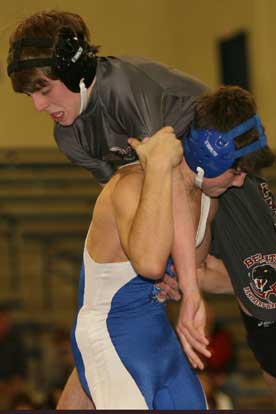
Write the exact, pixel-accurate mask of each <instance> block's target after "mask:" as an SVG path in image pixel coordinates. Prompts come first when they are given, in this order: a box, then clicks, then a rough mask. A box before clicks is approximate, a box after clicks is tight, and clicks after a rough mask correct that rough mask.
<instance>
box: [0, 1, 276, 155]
mask: <svg viewBox="0 0 276 414" xmlns="http://www.w3.org/2000/svg"><path fill="white" fill-rule="evenodd" d="M43 8H47V9H50V8H58V9H61V10H70V11H74V12H77V13H79V14H81V15H82V16H83V17H85V20H86V22H87V23H88V25H89V27H90V28H91V29H92V34H93V36H92V37H93V41H95V43H97V44H101V45H103V47H102V53H103V54H113V55H117V54H129V55H144V56H147V57H151V58H154V59H157V60H160V61H163V62H165V63H169V64H171V65H173V66H175V67H178V68H179V69H182V70H184V71H186V72H188V73H190V74H192V75H194V76H196V77H198V78H199V79H201V80H203V81H205V82H206V83H207V84H209V85H210V86H211V87H214V86H216V85H217V84H218V83H219V79H218V62H217V40H218V38H220V37H221V36H224V35H225V36H227V34H231V33H233V31H236V30H239V29H245V30H248V32H249V36H250V37H249V40H250V44H249V49H250V62H251V75H252V83H253V88H254V94H255V96H256V99H257V103H258V106H259V112H260V114H261V115H262V117H263V119H264V122H265V124H266V126H267V131H268V133H269V135H270V142H271V143H272V146H273V147H274V148H276V117H275V116H274V108H275V105H274V95H275V92H276V82H274V79H273V74H274V73H276V70H275V69H276V63H275V62H276V57H275V46H274V44H275V39H276V25H275V23H274V22H275V17H276V1H275V0H208V1H207V0H193V1H190V0H139V1H138V0H116V1H114V0H86V1H85V0H78V1H75V0H74V1H73V0H66V1H65V0H60V1H52V0H47V2H45V1H41V0H10V1H9V2H6V3H5V6H4V4H3V5H2V8H1V15H0V40H1V41H0V65H1V76H0V90H1V97H2V99H1V103H0V105H1V107H0V111H1V123H0V137H1V138H0V147H23V146H24V147H32V146H38V147H45V146H48V147H51V146H54V145H55V143H54V140H53V138H52V125H51V121H50V120H49V119H48V118H47V116H46V115H45V114H36V113H35V111H34V109H33V108H32V104H31V99H30V98H27V97H25V96H20V95H18V94H17V95H16V94H14V93H13V92H12V90H11V88H10V84H9V79H8V78H7V76H6V63H5V61H6V54H7V45H8V37H9V34H10V32H11V31H12V30H13V28H14V27H15V25H16V23H17V22H18V21H19V20H21V19H23V18H24V17H26V16H27V15H28V14H30V13H32V12H34V11H37V10H40V9H43Z"/></svg>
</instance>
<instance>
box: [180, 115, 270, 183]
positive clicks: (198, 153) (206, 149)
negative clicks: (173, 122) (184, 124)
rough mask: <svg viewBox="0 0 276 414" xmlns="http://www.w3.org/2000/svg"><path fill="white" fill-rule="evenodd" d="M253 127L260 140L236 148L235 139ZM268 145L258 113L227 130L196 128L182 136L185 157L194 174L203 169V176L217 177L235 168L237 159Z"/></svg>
mask: <svg viewBox="0 0 276 414" xmlns="http://www.w3.org/2000/svg"><path fill="white" fill-rule="evenodd" d="M252 128H256V129H257V131H258V139H257V140H256V141H254V142H252V143H251V144H248V145H246V146H244V147H243V148H240V149H236V147H235V144H234V138H236V137H238V136H240V135H242V134H244V133H245V132H247V131H249V130H250V129H252ZM266 145H267V141H266V136H265V134H264V131H263V127H262V124H261V120H260V118H259V117H258V115H254V116H252V118H249V119H248V120H247V121H245V122H243V123H242V124H240V125H238V126H236V127H235V128H233V129H231V130H230V131H227V132H220V131H217V130H215V129H195V128H193V127H192V129H191V132H190V135H189V136H184V137H183V146H184V156H185V160H186V162H187V164H188V165H189V167H190V168H191V170H192V171H194V172H195V173H196V172H197V171H198V168H199V169H203V170H204V176H205V177H207V178H214V177H217V176H219V175H221V174H223V173H224V172H225V171H226V170H228V169H229V168H231V167H232V165H233V163H234V161H235V160H236V159H237V158H240V157H243V156H244V155H246V154H249V153H251V152H255V151H258V150H259V149H261V148H263V147H265V146H266Z"/></svg>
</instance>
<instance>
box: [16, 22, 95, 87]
mask: <svg viewBox="0 0 276 414" xmlns="http://www.w3.org/2000/svg"><path fill="white" fill-rule="evenodd" d="M25 47H32V48H43V49H51V48H53V47H54V50H53V54H52V56H51V57H49V58H35V59H22V60H21V53H22V50H23V49H24V48H25ZM11 48H12V50H13V61H12V62H11V63H10V64H9V66H8V75H9V76H11V74H12V73H13V72H19V71H22V70H25V69H31V68H38V67H46V66H51V67H52V69H53V71H54V74H55V75H56V76H57V78H58V79H60V80H61V81H62V82H63V83H64V84H65V85H66V86H67V88H68V89H70V90H71V91H72V92H80V81H81V80H82V79H83V82H84V84H85V87H86V88H88V87H89V86H90V85H91V83H92V82H93V79H94V77H95V75H96V68H97V58H96V56H95V53H94V52H93V50H92V48H91V46H90V45H89V44H88V43H87V42H86V41H85V40H84V39H83V36H77V35H76V34H75V33H73V31H72V30H71V29H67V28H64V29H62V30H61V31H60V33H59V36H58V39H57V43H56V45H55V46H54V45H53V41H52V39H50V38H25V39H21V40H17V41H16V42H14V43H13V44H12V46H11Z"/></svg>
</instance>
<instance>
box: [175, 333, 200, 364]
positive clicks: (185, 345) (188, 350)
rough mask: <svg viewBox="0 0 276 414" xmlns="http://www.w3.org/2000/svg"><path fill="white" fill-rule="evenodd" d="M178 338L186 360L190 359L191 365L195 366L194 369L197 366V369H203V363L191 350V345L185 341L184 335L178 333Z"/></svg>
mask: <svg viewBox="0 0 276 414" xmlns="http://www.w3.org/2000/svg"><path fill="white" fill-rule="evenodd" d="M179 340H180V342H181V344H182V347H183V349H184V352H185V354H186V356H187V358H188V360H189V361H190V363H191V365H192V367H193V368H195V369H196V368H198V369H201V370H203V369H204V364H203V362H202V360H201V359H200V358H199V356H198V355H197V354H196V352H195V351H194V350H193V348H192V347H191V345H190V344H189V342H188V341H187V339H186V337H185V335H183V334H179Z"/></svg>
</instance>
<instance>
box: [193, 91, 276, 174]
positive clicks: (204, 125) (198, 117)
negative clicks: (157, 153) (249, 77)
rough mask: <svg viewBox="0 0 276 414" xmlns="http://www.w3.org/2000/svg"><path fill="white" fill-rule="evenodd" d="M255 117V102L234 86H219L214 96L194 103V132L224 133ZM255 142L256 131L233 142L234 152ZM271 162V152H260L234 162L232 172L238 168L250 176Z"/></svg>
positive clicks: (248, 94)
mask: <svg viewBox="0 0 276 414" xmlns="http://www.w3.org/2000/svg"><path fill="white" fill-rule="evenodd" d="M255 114H256V102H255V100H254V98H253V95H252V94H251V93H249V92H248V91H246V90H244V89H242V88H240V87H238V86H221V87H219V88H218V89H217V90H216V91H215V92H209V93H206V94H204V95H202V96H200V97H199V98H198V100H197V103H196V108H195V117H194V126H195V127H196V128H197V129H216V130H217V131H221V132H227V131H230V130H231V129H232V128H234V127H236V126H237V125H239V124H241V123H243V122H244V121H246V120H247V119H249V118H251V117H252V116H253V115H255ZM257 138H258V131H257V129H256V128H252V129H251V130H249V131H247V132H245V133H244V134H242V135H240V136H238V137H237V138H235V139H234V144H235V146H236V148H237V149H239V148H242V147H244V146H246V145H248V144H251V143H252V142H254V141H256V140H257ZM274 161H275V155H274V154H273V152H272V150H271V149H270V148H269V147H268V146H265V147H263V148H262V149H260V150H258V151H256V152H253V153H250V154H247V155H245V156H243V157H241V158H238V159H237V160H236V161H235V163H234V164H233V166H232V168H240V169H241V170H244V171H246V172H249V173H253V172H255V171H258V170H260V169H262V168H266V167H270V166H271V165H272V164H273V163H274Z"/></svg>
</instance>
